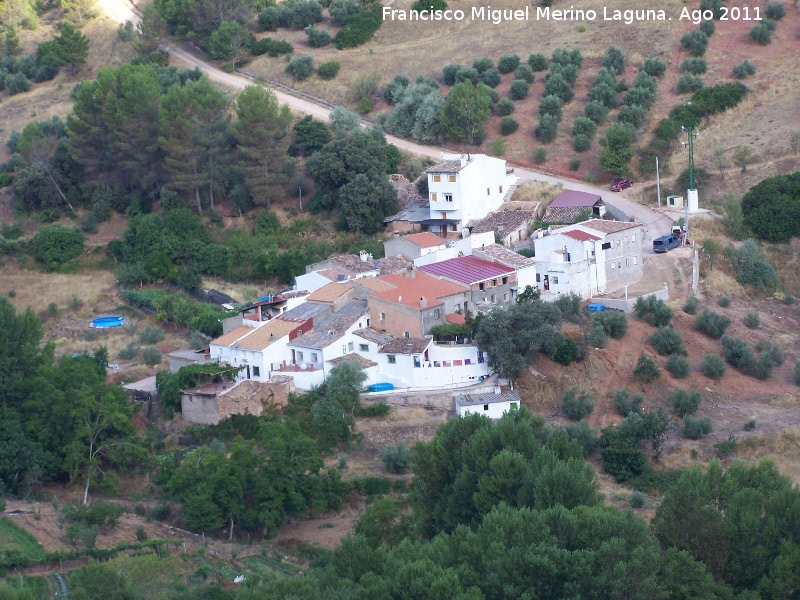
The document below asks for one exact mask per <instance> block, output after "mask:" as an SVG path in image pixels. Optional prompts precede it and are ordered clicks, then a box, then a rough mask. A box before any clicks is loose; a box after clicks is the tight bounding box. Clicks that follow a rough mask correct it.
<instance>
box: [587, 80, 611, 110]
mask: <svg viewBox="0 0 800 600" xmlns="http://www.w3.org/2000/svg"><path fill="white" fill-rule="evenodd" d="M589 100H591V101H592V102H599V103H600V104H602V105H603V106H605V107H606V108H616V107H617V105H618V102H617V90H616V89H614V88H613V87H611V86H610V85H608V84H606V83H601V84H600V85H594V86H592V89H591V90H589ZM587 116H588V115H587Z"/></svg>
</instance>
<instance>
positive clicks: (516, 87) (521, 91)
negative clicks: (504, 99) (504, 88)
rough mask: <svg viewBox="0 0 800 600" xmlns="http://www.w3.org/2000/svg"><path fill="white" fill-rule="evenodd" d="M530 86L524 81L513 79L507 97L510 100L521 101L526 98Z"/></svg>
mask: <svg viewBox="0 0 800 600" xmlns="http://www.w3.org/2000/svg"><path fill="white" fill-rule="evenodd" d="M530 87H531V86H530V85H529V84H528V82H527V81H525V80H524V79H515V80H514V81H512V82H511V87H510V88H509V90H508V97H509V98H511V99H512V100H522V99H523V98H527V96H528V90H530Z"/></svg>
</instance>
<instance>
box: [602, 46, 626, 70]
mask: <svg viewBox="0 0 800 600" xmlns="http://www.w3.org/2000/svg"><path fill="white" fill-rule="evenodd" d="M603 66H604V67H605V68H606V69H608V70H609V71H611V72H612V73H616V74H617V75H619V74H621V73H622V72H623V71H624V70H625V53H624V52H623V51H622V50H620V49H619V48H617V47H616V46H609V48H608V50H606V53H605V56H604V57H603Z"/></svg>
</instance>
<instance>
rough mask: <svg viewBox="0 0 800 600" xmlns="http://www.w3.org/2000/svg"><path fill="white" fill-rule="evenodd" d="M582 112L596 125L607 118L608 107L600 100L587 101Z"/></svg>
mask: <svg viewBox="0 0 800 600" xmlns="http://www.w3.org/2000/svg"><path fill="white" fill-rule="evenodd" d="M583 114H584V115H586V117H587V118H588V119H591V120H592V121H594V123H595V124H596V125H602V124H603V123H605V122H606V119H607V118H608V109H607V108H606V107H605V105H604V104H603V103H602V102H596V101H592V102H587V103H586V106H584V107H583Z"/></svg>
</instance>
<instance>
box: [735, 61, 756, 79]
mask: <svg viewBox="0 0 800 600" xmlns="http://www.w3.org/2000/svg"><path fill="white" fill-rule="evenodd" d="M755 73H756V68H755V66H754V65H753V63H751V62H750V61H749V60H745V61H743V62H740V63H739V64H738V65H736V66H735V67H733V76H734V77H736V79H745V78H746V77H747V76H748V75H755Z"/></svg>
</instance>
